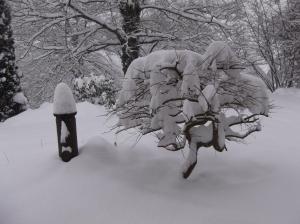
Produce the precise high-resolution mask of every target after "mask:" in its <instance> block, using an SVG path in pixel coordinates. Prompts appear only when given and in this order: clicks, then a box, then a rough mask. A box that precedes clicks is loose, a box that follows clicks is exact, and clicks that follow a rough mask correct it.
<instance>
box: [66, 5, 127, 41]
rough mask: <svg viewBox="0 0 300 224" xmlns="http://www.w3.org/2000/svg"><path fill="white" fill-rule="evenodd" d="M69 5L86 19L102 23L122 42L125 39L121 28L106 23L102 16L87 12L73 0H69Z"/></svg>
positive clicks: (102, 25) (101, 24)
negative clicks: (98, 16)
mask: <svg viewBox="0 0 300 224" xmlns="http://www.w3.org/2000/svg"><path fill="white" fill-rule="evenodd" d="M68 6H69V7H70V8H72V9H73V10H74V11H75V12H77V13H78V14H79V16H80V17H82V18H84V19H87V20H90V21H92V22H94V23H96V24H98V25H100V26H101V27H103V28H104V29H106V30H108V31H109V32H111V33H112V34H114V35H116V37H117V38H118V39H119V40H120V42H122V41H123V40H124V38H125V33H124V32H123V31H122V30H121V29H120V28H118V27H115V26H112V25H110V24H108V23H106V22H105V21H103V20H101V19H100V18H97V17H95V16H93V15H90V14H88V13H87V12H85V11H83V10H82V9H80V8H79V7H78V6H76V5H75V4H73V3H72V0H69V1H68Z"/></svg>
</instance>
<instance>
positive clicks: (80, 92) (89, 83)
mask: <svg viewBox="0 0 300 224" xmlns="http://www.w3.org/2000/svg"><path fill="white" fill-rule="evenodd" d="M74 93H75V96H76V98H77V99H78V100H79V101H89V102H91V103H93V104H100V105H106V106H107V107H112V106H113V105H114V104H115V102H116V93H117V90H116V87H115V85H114V81H113V80H112V79H109V78H106V77H104V76H95V75H93V74H91V75H90V76H88V77H83V78H76V79H75V82H74Z"/></svg>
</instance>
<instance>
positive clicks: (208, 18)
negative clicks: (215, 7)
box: [141, 5, 230, 29]
mask: <svg viewBox="0 0 300 224" xmlns="http://www.w3.org/2000/svg"><path fill="white" fill-rule="evenodd" d="M141 9H142V10H145V9H156V10H159V11H164V12H168V13H170V14H173V15H176V16H179V17H181V18H185V19H188V20H192V21H195V22H200V23H208V24H215V25H217V26H219V27H221V28H223V29H230V27H229V26H228V25H226V24H224V23H223V22H221V21H219V20H218V19H217V18H215V17H214V16H213V15H203V14H201V16H199V15H197V14H195V13H190V12H189V11H186V10H181V9H176V8H166V7H162V6H158V5H141Z"/></svg>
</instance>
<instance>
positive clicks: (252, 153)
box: [0, 89, 300, 224]
mask: <svg viewBox="0 0 300 224" xmlns="http://www.w3.org/2000/svg"><path fill="white" fill-rule="evenodd" d="M271 98H272V99H273V101H272V102H273V103H274V104H275V105H276V106H277V107H276V108H275V109H274V110H273V112H272V111H271V114H270V116H271V118H266V119H264V120H263V122H262V125H263V126H264V127H263V131H262V132H260V133H258V134H254V136H252V137H249V138H248V140H247V144H237V143H232V144H230V147H228V148H229V149H230V150H229V151H228V152H223V153H216V152H215V151H214V150H212V149H211V148H209V149H200V150H199V153H198V165H197V166H196V168H195V170H194V172H193V173H192V175H191V177H190V179H188V180H184V179H182V178H181V172H180V168H181V165H182V164H183V162H184V161H185V158H183V155H184V156H185V157H187V151H186V150H184V151H183V152H180V151H179V152H169V151H166V150H164V149H159V148H157V147H156V142H154V141H155V139H156V138H154V137H153V136H150V135H149V136H145V137H144V138H143V139H141V141H140V142H138V143H136V137H137V136H134V135H133V134H132V132H129V133H126V134H125V133H123V134H122V135H119V136H118V137H117V139H116V138H115V136H114V134H113V133H112V132H108V133H107V131H108V130H109V129H110V124H112V123H115V122H116V120H117V118H115V117H113V118H111V119H110V120H108V121H107V120H106V119H107V118H106V117H104V116H99V115H102V114H104V113H105V111H104V109H103V108H102V107H99V106H95V105H92V104H89V103H80V104H78V115H77V116H76V118H77V128H78V130H77V131H78V143H79V146H80V154H79V156H78V157H76V158H73V159H72V160H71V161H70V162H69V163H64V162H62V161H61V160H60V159H59V157H58V149H57V136H56V127H55V119H54V117H53V115H52V107H53V105H52V104H43V105H42V106H41V108H39V109H37V110H30V109H29V110H27V111H26V112H24V113H21V114H19V115H17V116H15V117H13V118H10V119H8V120H7V121H6V122H4V123H0V176H1V183H0V223H1V224H2V223H3V224H40V223H43V224H53V223H57V224H82V223H87V224H99V223H123V224H135V223H136V224H140V223H143V224H148V223H149V224H153V223H164V224H165V223H174V224H177V223H178V224H182V223H201V224H220V223H222V224H283V223H287V224H299V223H300V196H299V189H300V172H299V170H300V149H299V141H298V139H299V133H300V132H299V127H300V119H298V116H299V113H300V104H299V102H300V91H299V90H295V89H291V90H278V91H276V92H275V94H274V95H272V97H271ZM87 114H88V115H89V116H87ZM92 136H94V137H92ZM115 140H117V146H114V142H115Z"/></svg>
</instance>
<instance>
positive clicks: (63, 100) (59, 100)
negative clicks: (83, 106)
mask: <svg viewBox="0 0 300 224" xmlns="http://www.w3.org/2000/svg"><path fill="white" fill-rule="evenodd" d="M76 112H77V109H76V103H75V100H74V97H73V94H72V91H71V89H70V87H69V86H68V85H67V84H65V83H63V82H61V83H59V84H58V85H57V86H56V88H55V92H54V106H53V113H54V114H73V113H76Z"/></svg>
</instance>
